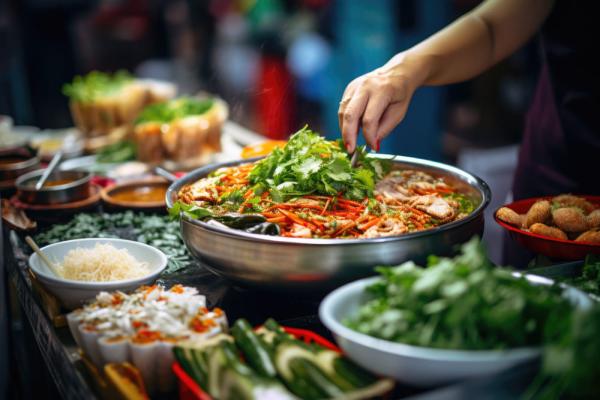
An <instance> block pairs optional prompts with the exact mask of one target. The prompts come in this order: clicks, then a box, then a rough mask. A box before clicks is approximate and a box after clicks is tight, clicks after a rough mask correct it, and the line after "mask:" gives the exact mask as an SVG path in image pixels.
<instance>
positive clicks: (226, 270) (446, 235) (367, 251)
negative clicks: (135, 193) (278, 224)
mask: <svg viewBox="0 0 600 400" xmlns="http://www.w3.org/2000/svg"><path fill="white" fill-rule="evenodd" d="M376 157H382V158H386V157H387V158H389V157H391V156H386V155H377V156H376ZM250 161H253V160H241V161H235V162H229V163H221V164H213V165H209V166H206V167H203V168H199V169H196V170H194V171H192V172H190V173H189V174H187V175H185V176H184V177H183V178H181V179H179V180H177V181H175V182H174V183H173V184H172V185H171V186H170V187H169V190H168V191H167V195H166V197H167V198H166V201H167V207H168V208H171V207H172V205H173V204H174V202H175V201H176V200H177V193H178V192H179V190H180V189H181V188H182V187H183V186H184V185H187V184H190V183H193V182H195V181H197V180H198V179H200V178H203V177H205V176H206V175H208V174H209V173H211V172H212V171H214V170H216V169H218V168H221V167H225V166H234V165H238V164H242V163H245V162H250ZM394 167H395V168H416V169H420V170H423V171H426V172H428V173H431V174H433V175H435V176H443V177H445V178H446V179H449V180H451V181H453V183H454V184H455V185H456V186H458V187H459V188H460V190H461V191H463V192H465V193H467V194H469V195H470V196H472V197H473V198H474V200H475V201H478V202H479V204H478V206H477V208H476V209H475V211H473V213H471V215H469V216H468V217H466V218H464V219H461V220H459V221H454V222H451V223H449V224H446V225H442V226H440V227H437V228H434V229H429V230H426V231H421V232H415V233H410V234H405V235H401V236H390V237H382V238H374V239H296V238H287V237H279V236H266V235H259V234H253V233H247V232H243V231H238V230H234V229H229V228H223V227H219V226H214V225H211V224H207V223H205V222H202V221H197V220H194V219H191V218H188V217H185V216H183V215H182V217H181V231H182V235H183V240H184V242H185V244H186V246H187V247H188V249H189V250H190V252H191V253H192V255H194V256H195V257H196V258H198V259H199V260H200V261H201V262H203V263H204V264H205V265H206V266H207V268H209V269H210V270H211V271H212V272H214V273H215V274H218V275H221V276H224V277H226V278H229V279H231V280H234V281H238V282H241V283H244V284H250V285H259V286H263V287H265V286H266V287H271V288H276V289H288V288H294V289H300V288H304V289H308V290H311V291H312V290H327V289H331V288H333V287H336V286H339V285H341V284H343V283H345V282H348V281H351V280H353V279H356V278H361V277H364V276H368V275H372V274H373V267H374V266H377V265H395V264H399V263H402V262H404V261H406V260H411V259H412V260H421V261H422V260H423V259H424V258H425V257H426V256H427V255H428V254H450V253H452V252H453V250H454V248H455V245H456V244H459V243H463V242H465V241H467V240H468V239H470V238H471V237H472V236H473V235H481V234H482V233H483V225H484V220H483V210H484V209H485V208H486V207H487V205H488V203H489V202H490V198H491V193H490V189H489V187H488V185H487V184H486V183H485V182H484V181H483V180H481V179H480V178H478V177H476V176H474V175H472V174H469V173H467V172H465V171H462V170H460V169H458V168H455V167H452V166H450V165H446V164H442V163H437V162H433V161H427V160H422V159H418V158H411V157H395V158H394Z"/></svg>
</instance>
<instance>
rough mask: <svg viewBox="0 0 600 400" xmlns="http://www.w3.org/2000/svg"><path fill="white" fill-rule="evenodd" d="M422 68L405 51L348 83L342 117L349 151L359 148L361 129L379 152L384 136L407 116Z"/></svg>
mask: <svg viewBox="0 0 600 400" xmlns="http://www.w3.org/2000/svg"><path fill="white" fill-rule="evenodd" d="M422 75H423V74H422V71H419V70H418V68H416V65H415V64H412V63H409V62H406V59H405V57H403V55H402V54H400V55H398V56H396V57H394V58H393V59H392V60H390V62H388V63H387V64H386V65H384V66H383V67H381V68H378V69H376V70H374V71H371V72H369V73H367V74H365V75H362V76H359V77H358V78H356V79H354V80H353V81H352V82H350V83H349V84H348V86H347V87H346V90H345V91H344V95H343V96H342V101H341V102H340V107H339V109H338V119H339V124H340V130H341V131H342V137H343V139H344V143H345V145H346V149H347V151H348V152H349V153H352V152H353V151H354V149H355V148H356V140H357V136H358V129H359V128H360V127H362V131H363V135H364V137H365V140H366V142H367V144H368V145H369V147H371V148H372V149H374V150H375V151H379V143H380V141H381V139H383V138H384V137H386V136H387V135H389V133H390V132H391V131H392V129H394V127H396V125H398V124H399V123H400V121H402V119H404V115H405V114H406V110H407V108H408V104H409V103H410V100H411V98H412V95H413V93H414V91H415V90H416V88H417V87H418V86H420V84H421V82H422Z"/></svg>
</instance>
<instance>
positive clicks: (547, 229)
mask: <svg viewBox="0 0 600 400" xmlns="http://www.w3.org/2000/svg"><path fill="white" fill-rule="evenodd" d="M529 231H530V232H532V233H535V234H537V235H542V236H549V237H552V238H556V239H563V240H567V234H566V233H564V232H563V231H561V230H560V229H558V228H555V227H553V226H548V225H546V224H542V223H540V222H538V223H536V224H533V225H531V226H530V227H529Z"/></svg>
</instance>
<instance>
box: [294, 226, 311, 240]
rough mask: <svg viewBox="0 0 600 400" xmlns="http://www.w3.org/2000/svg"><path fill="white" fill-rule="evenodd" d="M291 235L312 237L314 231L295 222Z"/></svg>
mask: <svg viewBox="0 0 600 400" xmlns="http://www.w3.org/2000/svg"><path fill="white" fill-rule="evenodd" d="M290 236H292V237H296V238H311V237H312V232H311V231H310V229H308V228H307V227H305V226H303V225H300V224H294V225H293V226H292V230H291V232H290Z"/></svg>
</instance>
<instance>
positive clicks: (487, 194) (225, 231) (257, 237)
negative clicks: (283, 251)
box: [165, 154, 492, 246]
mask: <svg viewBox="0 0 600 400" xmlns="http://www.w3.org/2000/svg"><path fill="white" fill-rule="evenodd" d="M369 156H370V157H373V158H380V159H391V160H392V162H395V163H398V164H401V163H407V164H416V165H417V166H422V167H424V168H433V169H437V170H440V172H446V173H449V174H450V175H452V176H455V177H457V178H458V179H460V180H461V181H462V182H464V183H466V184H468V185H469V186H470V187H471V188H473V189H475V190H477V191H479V192H480V194H481V202H480V203H479V205H478V206H477V208H475V210H473V211H472V212H471V213H470V214H469V215H468V216H466V217H465V218H462V219H460V220H457V221H452V222H450V223H447V224H444V225H441V226H438V227H435V228H431V229H427V230H423V231H418V232H413V233H406V234H402V235H397V236H384V237H379V238H363V239H302V238H289V237H282V236H269V235H262V234H258V233H249V232H245V231H241V230H236V229H231V228H223V227H220V226H216V225H211V224H208V223H206V222H203V221H199V220H196V219H193V218H189V217H187V216H185V215H182V216H181V219H182V220H183V221H185V222H188V223H190V224H192V225H196V226H199V227H201V228H203V229H206V230H209V231H212V232H214V233H217V234H221V235H224V236H232V237H235V238H238V239H245V240H248V241H253V242H256V241H260V242H265V243H281V244H288V245H317V246H326V245H329V246H331V245H342V246H349V245H356V244H359V243H385V242H391V241H398V240H410V239H413V238H417V237H424V236H429V235H435V234H438V233H439V232H444V231H447V230H450V229H453V228H455V227H457V226H460V225H463V224H466V223H468V222H470V221H472V220H474V219H476V218H478V217H479V215H480V214H481V213H482V212H483V211H484V210H485V208H486V207H487V206H488V204H489V203H490V201H491V198H492V193H491V190H490V187H489V186H488V184H487V183H486V182H485V181H484V180H483V179H481V178H479V177H478V176H477V175H474V174H472V173H470V172H466V171H464V170H462V169H460V168H457V167H453V166H451V165H448V164H444V163H440V162H437V161H429V160H424V159H421V158H415V157H406V156H394V155H390V154H370V155H369ZM262 158H264V157H255V158H249V159H244V160H235V161H229V162H224V163H218V164H210V165H206V166H204V167H201V168H198V169H195V170H193V171H191V172H189V173H188V174H186V175H184V176H183V177H181V178H179V179H177V180H176V181H175V182H173V183H172V184H171V185H170V186H169V189H168V190H167V194H166V196H165V197H166V203H167V209H170V208H171V207H173V201H172V199H173V198H174V196H177V193H178V192H179V190H180V189H181V187H182V186H183V185H185V184H187V183H188V182H189V181H195V180H197V179H200V178H201V177H202V176H205V175H207V174H208V173H210V172H212V171H214V170H216V169H219V168H223V167H231V166H235V165H239V164H244V163H251V162H255V161H258V160H260V159H262Z"/></svg>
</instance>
